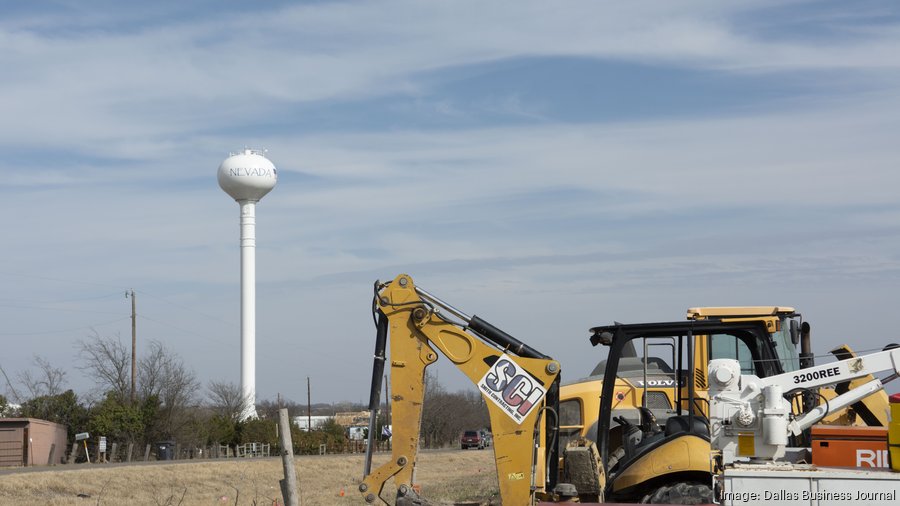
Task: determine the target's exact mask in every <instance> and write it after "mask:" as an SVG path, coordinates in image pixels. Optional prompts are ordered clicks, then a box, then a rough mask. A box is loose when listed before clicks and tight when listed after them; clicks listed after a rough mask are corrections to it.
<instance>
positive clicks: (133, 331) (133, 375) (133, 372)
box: [125, 288, 137, 405]
mask: <svg viewBox="0 0 900 506" xmlns="http://www.w3.org/2000/svg"><path fill="white" fill-rule="evenodd" d="M125 296H126V297H128V292H125ZM135 304H136V303H135V300H134V288H132V289H131V404H132V405H133V404H134V384H135V379H136V378H137V371H136V369H135V362H136V361H137V360H136V359H137V354H136V352H135V349H134V348H135V346H136V345H137V313H135Z"/></svg>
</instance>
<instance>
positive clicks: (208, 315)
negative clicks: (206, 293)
mask: <svg viewBox="0 0 900 506" xmlns="http://www.w3.org/2000/svg"><path fill="white" fill-rule="evenodd" d="M135 292H136V293H139V294H141V295H146V296H147V297H150V298H153V299H157V300H161V301H163V302H165V303H166V304H171V305H172V306H175V307H177V308H179V309H183V310H184V311H187V312H189V313H191V314H192V315H200V316H203V317H205V318H209V319H210V320H214V321H217V322H219V323H221V324H223V325H228V326H229V327H233V326H235V325H236V323H235V322H230V321H227V320H224V319H222V318H219V317H218V316H213V315H210V314H206V313H203V312H202V311H197V310H196V309H194V308H192V307H190V306H186V305H184V304H179V303H178V302H173V301H171V300H169V299H166V298H165V297H160V296H159V295H154V294H152V293H148V292H145V291H143V290H135Z"/></svg>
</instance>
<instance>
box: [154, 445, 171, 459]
mask: <svg viewBox="0 0 900 506" xmlns="http://www.w3.org/2000/svg"><path fill="white" fill-rule="evenodd" d="M156 460H175V441H160V442H158V443H156Z"/></svg>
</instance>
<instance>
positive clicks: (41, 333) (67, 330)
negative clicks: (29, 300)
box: [0, 316, 131, 336]
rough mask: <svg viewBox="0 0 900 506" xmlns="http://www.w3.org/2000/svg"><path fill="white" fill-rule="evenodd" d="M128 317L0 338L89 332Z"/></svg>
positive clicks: (2, 333) (5, 334)
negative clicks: (78, 331) (79, 331)
mask: <svg viewBox="0 0 900 506" xmlns="http://www.w3.org/2000/svg"><path fill="white" fill-rule="evenodd" d="M129 319H131V317H130V316H125V317H122V318H117V319H115V320H110V321H108V322H101V323H94V324H92V325H86V326H83V327H75V328H71V329H61V330H45V331H42V332H0V336H41V335H46V334H62V333H65V332H75V331H76V330H89V329H92V328H94V327H102V326H103V325H110V324H113V323H117V322H120V321H122V320H129Z"/></svg>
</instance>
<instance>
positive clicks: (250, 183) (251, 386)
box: [218, 149, 278, 420]
mask: <svg viewBox="0 0 900 506" xmlns="http://www.w3.org/2000/svg"><path fill="white" fill-rule="evenodd" d="M218 177H219V186H221V187H222V189H223V190H225V193H227V194H228V195H230V196H231V198H233V199H234V200H236V201H237V203H238V205H240V208H241V393H242V394H243V396H244V399H246V401H247V404H246V406H245V409H244V412H243V413H242V414H241V420H246V419H248V418H256V203H257V202H259V200H260V199H262V198H263V197H264V196H265V195H266V194H267V193H269V192H270V191H271V190H272V188H274V187H275V183H276V182H277V181H278V173H277V170H276V169H275V165H274V164H273V163H272V162H271V161H269V159H268V158H266V157H265V153H264V152H262V151H256V150H253V149H245V150H243V151H242V152H240V153H232V154H231V155H229V157H228V158H226V159H225V161H224V162H222V164H221V165H219V176H218Z"/></svg>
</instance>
